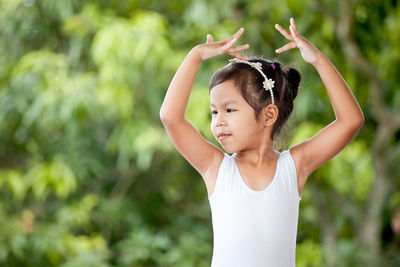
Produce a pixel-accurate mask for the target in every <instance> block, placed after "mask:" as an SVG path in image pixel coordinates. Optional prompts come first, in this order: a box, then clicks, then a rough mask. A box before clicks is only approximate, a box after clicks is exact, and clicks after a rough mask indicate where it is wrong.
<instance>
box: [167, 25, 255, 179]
mask: <svg viewBox="0 0 400 267" xmlns="http://www.w3.org/2000/svg"><path fill="white" fill-rule="evenodd" d="M243 31H244V30H243V29H240V30H239V31H238V32H236V33H235V34H234V35H233V36H232V37H230V38H228V39H226V40H224V41H220V42H213V40H212V37H211V35H208V36H207V42H206V44H200V45H197V46H196V47H194V48H193V49H192V50H191V51H190V52H189V54H188V55H187V56H186V58H185V60H184V61H183V63H182V65H181V66H180V67H179V69H178V71H177V72H176V74H175V76H174V78H173V79H172V81H171V84H170V86H169V88H168V91H167V94H166V96H165V99H164V102H163V104H162V106H161V109H160V118H161V121H162V123H163V125H164V127H165V129H166V130H167V133H168V135H169V137H170V138H171V140H172V142H173V144H174V146H175V147H176V149H177V150H178V151H179V152H180V153H181V154H182V155H183V156H184V157H185V159H186V160H187V161H189V163H190V164H191V165H192V166H193V167H194V168H195V169H196V170H197V171H198V172H199V173H200V174H201V175H202V177H203V178H206V177H209V176H210V175H209V173H208V172H209V170H211V169H215V168H213V167H215V166H216V164H218V163H219V162H221V161H222V158H223V153H222V151H221V150H220V149H219V148H217V147H216V146H214V145H213V144H211V143H209V142H208V141H207V140H205V139H204V138H203V137H202V136H201V135H200V133H199V132H198V131H197V130H196V129H195V128H194V127H193V126H192V124H190V123H189V121H188V120H187V119H186V118H185V110H186V106H187V103H188V99H189V95H190V91H191V89H192V86H193V83H194V80H195V78H196V75H197V72H198V69H199V65H200V63H201V62H202V61H203V60H205V59H207V58H210V57H214V56H217V55H221V54H224V53H227V54H230V55H232V56H235V57H238V58H241V59H247V58H246V57H244V56H242V55H241V54H240V53H239V51H241V50H244V49H247V48H248V45H242V46H238V47H233V44H234V43H235V42H236V41H237V39H238V38H239V37H240V35H241V34H242V33H243Z"/></svg>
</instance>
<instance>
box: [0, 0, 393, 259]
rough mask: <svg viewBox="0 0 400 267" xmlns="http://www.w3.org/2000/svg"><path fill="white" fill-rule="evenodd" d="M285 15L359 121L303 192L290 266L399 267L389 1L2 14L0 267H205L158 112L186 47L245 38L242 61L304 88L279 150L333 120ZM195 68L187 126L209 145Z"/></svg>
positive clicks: (204, 83)
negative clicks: (292, 71)
mask: <svg viewBox="0 0 400 267" xmlns="http://www.w3.org/2000/svg"><path fill="white" fill-rule="evenodd" d="M291 16H293V17H294V18H295V19H296V22H297V25H298V27H299V29H300V31H301V33H302V34H303V35H304V36H305V37H306V38H308V39H309V40H310V41H311V42H312V43H313V44H314V45H316V46H317V47H318V48H319V49H321V50H322V51H323V52H324V53H325V54H326V55H327V56H328V57H329V58H330V60H331V61H332V62H333V63H334V64H335V66H336V67H337V69H338V70H339V71H340V73H341V74H342V76H343V77H344V79H345V80H346V81H347V83H348V84H349V86H350V87H351V89H352V91H353V93H354V95H355V96H356V98H357V100H358V101H359V103H360V106H361V107H362V109H363V112H364V115H365V119H366V120H365V124H364V125H363V127H362V129H361V130H360V131H359V133H358V134H357V136H356V137H355V138H354V139H353V141H352V142H351V143H350V144H349V145H348V146H347V147H346V148H345V149H344V150H343V151H342V152H341V153H340V154H338V155H337V156H336V157H334V158H333V159H332V160H331V161H330V162H328V163H327V164H325V165H324V166H323V167H321V168H320V169H318V170H317V171H315V172H314V173H313V174H312V175H311V176H310V177H309V178H308V181H307V183H306V185H305V188H304V191H303V196H302V201H301V202H300V216H299V225H298V236H297V251H296V254H297V255H296V263H297V266H298V267H305V266H400V186H399V184H400V164H399V163H400V144H399V140H400V90H399V85H400V71H399V69H400V68H399V66H400V3H399V2H398V1H397V0H383V1H382V0H342V1H332V0H323V1H317V0H286V1H282V0H269V1H264V0H255V1H240V0H221V1H212V0H184V1H177V0H169V1H152V0H148V1H138V0H126V1H116V0H88V1H79V0H62V1H60V0H0V122H1V123H0V266H62V267H67V266H68V267H70V266H71V267H76V266H77V267H80V266H178V267H180V266H210V263H211V257H212V242H213V236H212V225H211V211H210V207H209V203H208V199H207V191H206V187H205V184H204V182H203V180H202V178H201V177H200V176H199V175H198V174H197V173H196V172H195V170H194V169H193V168H192V167H191V166H190V165H189V164H188V163H187V162H186V161H185V160H184V159H183V157H182V156H180V155H179V154H178V152H177V151H176V150H175V149H174V148H173V146H172V144H171V142H170V141H169V139H168V137H167V134H166V133H165V131H164V129H163V127H162V124H161V122H160V119H159V109H160V106H161V103H162V100H163V97H164V95H165V92H166V89H167V88H168V85H169V82H170V81H171V79H172V77H173V75H174V73H175V72H176V70H177V69H178V67H179V65H180V63H181V62H182V61H183V59H184V57H185V56H186V54H187V53H188V52H189V51H190V49H191V48H192V47H194V46H195V45H197V44H199V43H204V42H205V40H206V34H207V33H210V34H212V35H213V36H214V39H215V40H221V39H225V38H227V37H229V36H230V35H231V34H232V33H234V32H235V31H236V30H237V29H239V28H240V27H244V28H245V30H246V31H245V33H244V34H243V36H242V37H241V39H240V41H239V42H241V43H242V44H245V43H249V44H250V49H249V50H247V51H246V52H245V54H246V55H247V56H264V57H266V58H270V59H276V60H280V61H281V62H282V63H283V64H285V65H290V66H292V67H295V68H298V69H299V70H300V71H301V73H302V75H303V81H302V83H301V88H300V90H299V95H298V97H297V98H296V101H295V109H294V112H293V115H292V117H291V119H290V121H289V123H288V127H287V128H286V131H285V132H286V134H283V135H282V138H281V140H282V142H279V143H277V148H279V149H280V150H282V149H286V148H288V147H290V146H291V145H293V144H295V143H297V142H299V141H302V140H304V139H306V138H309V137H311V136H313V135H314V134H315V133H317V132H318V131H319V130H320V129H322V128H323V127H324V126H325V125H327V124H329V123H330V122H331V121H332V120H334V113H333V110H332V108H331V105H330V102H329V98H328V95H327V93H326V91H325V88H324V87H323V84H322V82H321V80H320V78H319V76H318V74H317V72H316V71H315V69H313V68H312V66H310V65H308V64H307V63H305V62H304V61H303V60H302V58H301V55H300V53H299V51H289V52H286V53H284V54H281V55H277V54H275V53H274V50H275V49H276V48H278V47H280V46H282V45H283V44H285V43H287V40H285V39H284V38H283V37H282V36H281V35H280V34H279V32H277V31H276V30H275V29H274V24H275V23H279V24H281V25H283V26H284V27H286V28H287V27H288V25H289V18H290V17H291ZM228 59H229V57H228V56H225V55H224V56H220V57H217V58H213V59H210V60H207V61H206V62H204V63H203V64H202V65H201V68H200V71H199V74H198V77H197V79H196V83H195V84H194V87H193V91H192V95H191V99H190V102H189V105H188V108H187V117H188V118H189V119H190V121H191V122H192V123H193V124H194V125H195V126H196V127H197V128H198V129H199V131H200V132H201V133H202V134H203V135H204V136H205V137H206V138H208V139H209V140H211V141H213V142H214V140H213V139H212V135H211V132H210V129H209V125H210V108H209V98H208V83H209V79H210V77H211V75H212V74H213V73H214V72H215V71H216V70H217V69H218V68H220V67H222V66H224V65H225V64H226V63H228V62H227V60H228Z"/></svg>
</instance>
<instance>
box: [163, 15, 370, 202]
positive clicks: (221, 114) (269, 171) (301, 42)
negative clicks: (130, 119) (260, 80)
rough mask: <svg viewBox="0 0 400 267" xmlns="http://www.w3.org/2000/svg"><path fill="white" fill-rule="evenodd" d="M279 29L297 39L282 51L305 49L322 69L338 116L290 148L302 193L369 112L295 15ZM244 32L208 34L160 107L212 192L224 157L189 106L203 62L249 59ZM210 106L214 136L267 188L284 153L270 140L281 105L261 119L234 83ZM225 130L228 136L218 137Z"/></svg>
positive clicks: (251, 182) (246, 175) (249, 180)
mask: <svg viewBox="0 0 400 267" xmlns="http://www.w3.org/2000/svg"><path fill="white" fill-rule="evenodd" d="M275 28H276V29H277V30H278V31H279V32H280V33H281V34H282V35H283V36H284V37H285V38H286V39H288V40H290V41H291V42H290V43H288V44H287V45H285V46H283V47H281V48H279V49H277V50H276V53H282V52H285V51H288V50H290V49H295V48H299V50H300V52H301V55H302V56H303V58H304V60H305V61H306V62H308V63H310V64H312V65H313V66H314V67H315V69H316V70H317V72H318V73H319V75H320V77H321V80H322V82H323V83H324V85H325V87H326V90H327V93H328V95H329V98H330V100H331V103H332V107H333V110H334V113H335V116H336V119H335V120H334V121H333V122H331V123H330V124H328V125H327V126H326V127H325V128H323V129H322V130H320V131H319V132H318V133H317V134H315V135H314V136H313V137H312V138H310V139H307V140H305V141H303V142H301V143H299V144H296V145H294V146H293V147H291V148H290V153H291V155H292V157H293V160H294V162H295V165H296V170H297V181H298V193H299V196H301V193H302V191H303V187H304V184H305V182H306V180H307V177H308V176H309V175H310V174H311V173H312V172H313V171H314V170H315V169H317V168H318V167H320V166H321V165H322V164H324V163H325V162H327V161H328V160H329V159H331V158H332V157H334V156H335V155H336V154H337V153H339V152H340V151H341V150H342V149H343V148H344V147H345V146H346V145H347V144H348V143H349V142H350V141H351V139H352V138H353V137H354V135H355V134H356V133H357V131H358V130H359V129H360V128H361V126H362V124H363V122H364V116H363V113H362V111H361V109H360V107H359V105H358V103H357V101H356V99H355V98H354V96H353V94H352V92H351V90H350V89H349V87H348V86H347V84H346V82H345V81H344V80H343V79H342V77H341V76H340V74H339V73H338V71H337V70H336V69H335V67H334V66H333V65H332V63H331V62H330V61H329V60H328V59H327V58H326V57H325V56H324V55H323V54H322V53H321V52H320V51H319V50H318V49H317V48H316V47H314V46H313V45H312V44H311V43H310V42H309V41H308V40H307V39H306V38H304V37H303V36H301V35H300V33H299V31H298V30H297V27H296V24H295V21H294V19H293V18H292V19H291V20H290V27H289V30H290V32H288V31H286V30H285V29H283V28H282V27H281V26H279V25H275ZM243 31H244V30H243V29H240V30H239V31H238V32H237V33H235V34H234V35H233V36H232V37H230V38H228V39H226V40H224V41H220V42H213V39H212V36H211V35H207V42H206V43H205V44H200V45H197V46H196V47H194V48H193V49H192V50H191V51H190V52H189V54H188V55H187V57H186V58H185V60H184V61H183V63H182V65H181V66H180V68H179V69H178V71H177V73H176V74H175V76H174V78H173V80H172V82H171V84H170V86H169V88H168V91H167V94H166V96H165V99H164V102H163V105H162V107H161V110H160V118H161V120H162V122H163V124H164V127H165V128H166V130H167V133H168V135H169V136H170V138H171V140H172V142H173V143H174V145H175V147H176V148H177V150H178V151H179V152H180V153H181V154H182V155H183V156H184V157H185V159H186V160H187V161H188V162H189V163H190V164H191V165H192V166H193V167H194V168H195V169H196V170H197V171H198V172H199V173H200V175H201V176H202V178H203V179H204V182H205V184H206V187H207V191H208V195H209V196H211V195H212V193H213V191H214V186H215V182H216V178H217V172H218V169H219V166H220V164H221V162H222V159H223V156H224V155H223V152H222V151H221V150H220V149H219V148H218V147H216V146H214V145H213V144H211V143H209V142H208V141H207V140H205V139H204V138H203V137H202V136H201V135H200V134H199V132H198V131H197V130H196V129H195V128H194V127H193V126H192V125H191V124H190V122H189V121H187V120H186V118H185V109H186V106H187V102H188V99H189V95H190V91H191V88H192V85H193V83H194V80H195V77H196V75H197V71H198V68H199V65H200V63H201V62H202V61H204V60H206V59H208V58H211V57H214V56H218V55H221V54H224V53H227V54H229V55H232V56H234V57H237V58H239V59H243V60H247V58H246V57H245V56H243V55H241V54H240V53H239V52H240V51H242V50H245V49H247V48H248V45H242V46H237V47H234V46H233V45H234V44H235V43H236V41H237V39H238V38H239V37H240V35H241V34H242V33H243ZM210 104H211V109H212V113H213V117H212V122H211V130H212V132H213V134H214V137H215V138H217V140H218V141H219V142H220V143H221V145H222V147H223V148H224V150H225V151H226V152H228V153H234V155H233V156H234V158H235V160H236V162H237V164H238V167H239V170H240V173H241V175H242V178H243V179H244V181H245V183H246V184H247V185H248V186H249V187H250V188H251V189H253V190H257V191H258V190H262V189H264V188H266V187H267V186H268V185H269V184H270V183H271V181H272V179H273V176H274V173H275V170H276V165H277V157H278V152H277V151H276V150H274V148H273V143H272V140H271V138H270V134H271V130H272V128H273V125H274V123H275V121H276V119H277V115H278V112H279V111H278V108H277V106H276V105H274V104H270V105H268V106H267V107H265V108H264V109H263V111H262V113H261V117H260V120H259V121H256V119H255V117H254V111H253V110H252V108H251V107H250V106H249V105H247V103H246V102H245V100H244V99H243V97H242V96H241V95H240V93H239V91H238V89H237V88H235V86H234V85H233V84H232V83H231V82H230V81H226V82H224V83H222V84H219V85H217V86H215V87H214V88H213V89H212V90H211V93H210ZM252 112H253V113H252ZM241 118H246V119H241ZM239 129H240V130H239ZM221 133H222V134H225V135H223V136H222V138H218V137H219V134H221Z"/></svg>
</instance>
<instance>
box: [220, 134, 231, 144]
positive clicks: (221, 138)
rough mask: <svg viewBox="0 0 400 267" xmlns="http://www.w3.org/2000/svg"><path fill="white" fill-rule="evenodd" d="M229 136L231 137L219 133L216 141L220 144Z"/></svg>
mask: <svg viewBox="0 0 400 267" xmlns="http://www.w3.org/2000/svg"><path fill="white" fill-rule="evenodd" d="M229 136H231V134H225V133H220V134H218V135H217V139H218V141H220V142H221V141H222V140H224V139H225V138H227V137H229Z"/></svg>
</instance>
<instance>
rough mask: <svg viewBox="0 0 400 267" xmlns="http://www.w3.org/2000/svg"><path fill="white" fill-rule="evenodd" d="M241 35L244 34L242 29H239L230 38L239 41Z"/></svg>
mask: <svg viewBox="0 0 400 267" xmlns="http://www.w3.org/2000/svg"><path fill="white" fill-rule="evenodd" d="M243 33H244V29H243V28H240V29H239V30H238V31H237V32H236V33H235V34H234V35H233V36H232V37H233V38H236V40H237V39H239V37H240V35H242V34H243Z"/></svg>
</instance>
